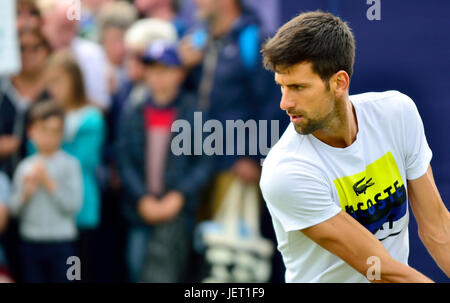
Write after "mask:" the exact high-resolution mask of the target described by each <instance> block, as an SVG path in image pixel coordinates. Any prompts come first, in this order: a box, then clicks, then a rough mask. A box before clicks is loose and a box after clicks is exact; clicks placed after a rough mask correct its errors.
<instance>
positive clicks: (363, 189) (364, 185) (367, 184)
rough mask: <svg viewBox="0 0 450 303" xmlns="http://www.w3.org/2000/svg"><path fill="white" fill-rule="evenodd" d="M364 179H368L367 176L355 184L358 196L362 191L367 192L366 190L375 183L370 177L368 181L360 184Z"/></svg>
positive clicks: (354, 188)
mask: <svg viewBox="0 0 450 303" xmlns="http://www.w3.org/2000/svg"><path fill="white" fill-rule="evenodd" d="M364 179H366V177H364V178H362V179H361V180H359V181H358V182H356V183H355V184H353V190H354V191H355V194H356V195H357V196H359V195H360V194H362V193H364V194H365V193H366V190H367V189H368V188H369V187H371V186H372V185H374V184H375V183H373V182H371V181H372V178H370V179H368V180H367V181H366V183H365V184H362V185H360V184H361V183H363V182H364Z"/></svg>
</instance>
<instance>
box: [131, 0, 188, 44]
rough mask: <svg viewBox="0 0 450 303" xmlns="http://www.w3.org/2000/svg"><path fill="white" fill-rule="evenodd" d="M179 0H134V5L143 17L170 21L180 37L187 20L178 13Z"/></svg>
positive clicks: (185, 27)
mask: <svg viewBox="0 0 450 303" xmlns="http://www.w3.org/2000/svg"><path fill="white" fill-rule="evenodd" d="M179 2H180V0H134V5H135V6H136V8H137V9H138V10H139V12H140V13H141V14H142V15H143V16H144V17H145V18H155V19H160V20H164V21H168V22H171V23H172V24H173V25H174V26H175V28H176V30H177V33H178V36H179V37H182V36H183V35H184V33H185V32H186V30H187V22H186V21H185V20H184V19H183V18H182V17H181V16H179V15H178V12H179Z"/></svg>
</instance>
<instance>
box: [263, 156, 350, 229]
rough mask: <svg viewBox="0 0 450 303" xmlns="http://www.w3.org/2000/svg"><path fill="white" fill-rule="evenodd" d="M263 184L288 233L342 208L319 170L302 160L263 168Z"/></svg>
mask: <svg viewBox="0 0 450 303" xmlns="http://www.w3.org/2000/svg"><path fill="white" fill-rule="evenodd" d="M260 187H261V191H262V194H263V197H264V199H265V201H266V203H267V205H268V208H269V210H270V212H271V214H272V216H275V217H276V218H277V219H278V221H279V222H280V223H281V225H282V227H283V229H284V231H285V232H289V231H294V230H302V229H305V228H308V227H311V226H314V225H317V224H319V223H321V222H324V221H326V220H328V219H330V218H331V217H333V216H335V215H337V214H338V213H339V212H340V211H341V209H340V208H339V206H338V205H337V204H336V203H335V202H334V201H333V199H332V196H331V192H330V188H329V186H328V184H327V182H326V179H325V178H324V177H323V175H322V174H321V173H320V171H319V170H318V169H317V168H316V167H314V165H310V164H308V163H303V162H302V161H295V162H290V163H285V164H281V165H277V166H276V167H275V168H270V167H263V173H262V177H261V181H260Z"/></svg>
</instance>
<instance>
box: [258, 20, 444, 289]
mask: <svg viewBox="0 0 450 303" xmlns="http://www.w3.org/2000/svg"><path fill="white" fill-rule="evenodd" d="M262 52H263V55H264V64H265V66H266V68H268V69H270V70H272V71H274V72H275V81H276V82H277V83H278V85H279V86H280V87H281V91H282V95H283V96H282V99H281V104H280V107H281V109H282V110H283V111H286V113H287V114H288V115H289V116H290V118H291V124H290V125H289V127H288V128H287V130H286V131H285V133H284V134H283V136H282V137H281V139H280V140H279V141H278V143H277V144H276V145H275V146H274V147H273V148H272V150H271V151H270V153H269V155H268V157H267V158H266V160H265V162H264V166H263V171H262V177H261V181H260V186H261V189H262V192H263V196H264V198H265V200H266V202H267V206H268V208H269V211H270V213H271V215H272V219H273V224H274V228H275V231H276V234H277V240H278V244H279V245H278V247H279V249H280V251H281V253H282V255H283V259H284V262H285V264H286V268H287V271H286V281H287V282H367V280H370V281H373V282H430V281H431V280H430V279H428V278H427V277H425V276H424V275H422V274H421V273H419V272H417V271H416V270H414V269H412V268H411V267H409V266H408V265H407V264H408V253H409V243H408V220H409V214H408V203H407V201H408V200H409V201H410V205H411V208H412V210H413V212H414V215H415V217H416V219H417V222H418V227H419V235H420V238H421V239H422V241H423V243H424V244H425V246H426V247H427V249H428V251H429V252H430V254H431V255H432V256H433V258H434V260H435V261H436V262H437V263H438V265H439V266H440V267H441V269H442V270H443V271H444V272H445V273H446V274H447V275H450V254H449V253H448V252H449V251H450V213H449V212H448V210H447V209H446V207H445V205H444V203H443V202H442V199H441V197H440V195H439V192H438V190H437V188H436V185H435V183H434V180H433V174H432V171H431V167H430V161H431V158H432V152H431V150H430V148H429V146H428V144H427V140H426V137H425V133H424V127H423V124H422V121H421V118H420V115H419V113H418V111H417V108H416V106H415V104H414V102H413V101H412V100H411V99H410V98H409V97H408V96H406V95H404V94H402V93H400V92H398V91H387V92H382V93H365V94H360V95H354V96H349V85H350V77H351V75H352V72H353V63H354V54H355V42H354V38H353V35H352V32H351V30H350V28H349V27H348V26H347V24H346V23H344V22H343V21H342V20H340V19H339V18H338V17H335V16H333V15H331V14H328V13H323V12H308V13H304V14H301V15H299V16H297V17H295V18H294V19H292V20H291V21H289V22H288V23H286V24H285V25H284V26H282V27H281V28H280V29H279V31H278V32H277V34H276V35H275V36H274V37H273V38H272V39H270V40H269V41H268V42H267V43H266V45H265V46H264V48H263V50H262ZM372 270H373V271H372ZM364 276H365V277H366V278H367V279H365V277H364Z"/></svg>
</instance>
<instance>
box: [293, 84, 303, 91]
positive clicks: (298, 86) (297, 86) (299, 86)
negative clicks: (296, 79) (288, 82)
mask: <svg viewBox="0 0 450 303" xmlns="http://www.w3.org/2000/svg"><path fill="white" fill-rule="evenodd" d="M295 89H296V90H302V89H303V86H301V85H296V86H295Z"/></svg>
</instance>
